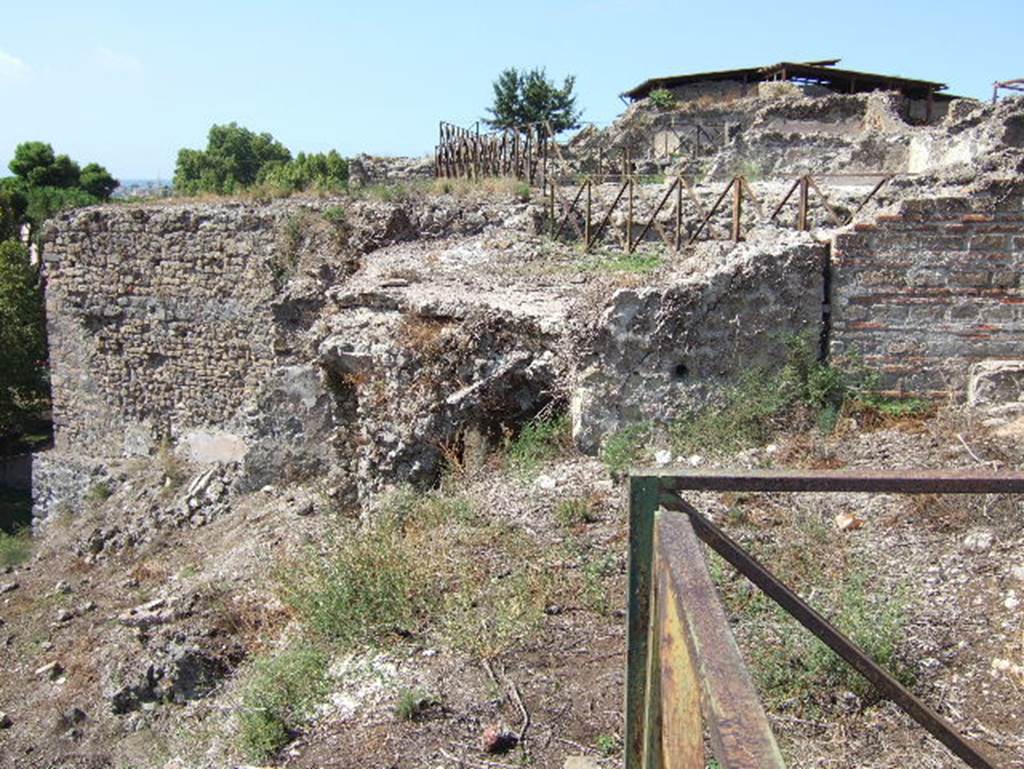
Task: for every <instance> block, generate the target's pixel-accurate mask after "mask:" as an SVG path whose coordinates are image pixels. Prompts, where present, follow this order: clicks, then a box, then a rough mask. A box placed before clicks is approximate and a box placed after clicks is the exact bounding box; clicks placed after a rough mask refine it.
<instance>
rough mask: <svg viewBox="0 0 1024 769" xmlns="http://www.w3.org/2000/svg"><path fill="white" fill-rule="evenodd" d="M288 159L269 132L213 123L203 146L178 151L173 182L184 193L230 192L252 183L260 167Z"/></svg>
mask: <svg viewBox="0 0 1024 769" xmlns="http://www.w3.org/2000/svg"><path fill="white" fill-rule="evenodd" d="M291 159H292V155H291V152H289V151H288V149H287V147H285V146H284V145H283V144H281V143H280V142H279V141H277V140H276V139H275V138H274V137H273V136H271V135H270V134H269V133H260V134H257V133H254V132H253V131H250V130H249V129H247V128H243V127H241V126H239V125H238V124H237V123H228V124H226V125H214V126H212V127H211V128H210V132H209V134H208V135H207V141H206V149H205V150H192V149H187V148H186V149H182V150H180V151H179V152H178V163H177V166H176V168H175V171H174V186H175V188H176V189H177V190H178V191H180V192H184V193H186V194H195V193H198V192H214V193H218V194H224V193H230V192H234V191H236V190H238V189H240V188H242V187H247V186H249V185H251V184H253V183H255V182H256V180H257V179H258V178H259V176H260V172H261V171H262V170H263V169H264V167H267V166H273V165H282V164H284V163H287V162H288V161H290V160H291Z"/></svg>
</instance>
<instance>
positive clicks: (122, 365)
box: [45, 206, 277, 456]
mask: <svg viewBox="0 0 1024 769" xmlns="http://www.w3.org/2000/svg"><path fill="white" fill-rule="evenodd" d="M274 213H275V212H272V211H262V212H261V211H259V210H256V209H252V208H244V207H238V208H232V207H225V206H218V207H216V208H211V207H204V206H193V207H181V206H173V207H168V208H165V209H150V208H138V209H129V210H118V209H116V208H101V209H91V210H87V211H84V212H81V213H76V214H71V215H68V216H66V217H64V221H62V222H61V226H59V227H57V228H55V234H54V237H53V240H52V241H51V242H49V243H48V244H47V246H46V251H45V264H46V267H45V273H46V279H47V315H48V319H49V335H50V348H51V360H52V366H53V411H54V421H55V440H56V447H57V448H58V449H59V450H81V451H88V452H89V453H90V454H92V455H94V456H95V455H119V454H121V453H122V452H127V453H135V452H136V451H139V452H148V450H149V449H151V448H152V446H153V444H154V443H155V442H157V441H158V440H160V439H161V438H162V437H169V431H170V427H171V425H175V426H181V427H186V426H191V425H212V424H223V423H224V422H226V421H227V420H230V418H231V416H232V415H233V414H234V412H235V411H236V410H237V409H238V407H239V406H240V405H241V404H242V401H243V400H244V397H245V393H246V391H247V390H248V389H250V388H251V387H252V386H253V384H254V383H256V382H258V381H259V380H260V379H262V378H263V377H264V376H265V375H266V373H267V371H268V370H269V368H270V366H271V365H272V362H273V358H274V351H273V348H272V342H273V339H272V336H271V334H269V333H267V332H268V330H269V329H270V327H271V325H272V322H273V321H272V316H271V308H270V299H271V297H272V296H273V281H274V272H273V264H274V258H275V256H276V254H277V244H276V242H275V238H274V233H275V231H276V229H277V228H276V221H275V216H274Z"/></svg>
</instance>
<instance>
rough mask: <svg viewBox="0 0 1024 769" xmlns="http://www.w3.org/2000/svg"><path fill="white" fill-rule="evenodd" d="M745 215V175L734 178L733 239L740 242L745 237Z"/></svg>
mask: <svg viewBox="0 0 1024 769" xmlns="http://www.w3.org/2000/svg"><path fill="white" fill-rule="evenodd" d="M742 216H743V177H742V176H737V177H735V178H734V179H733V180H732V240H733V242H734V243H739V242H740V240H742V238H743V232H742V226H743V225H742V223H741V221H740V220H741V218H742Z"/></svg>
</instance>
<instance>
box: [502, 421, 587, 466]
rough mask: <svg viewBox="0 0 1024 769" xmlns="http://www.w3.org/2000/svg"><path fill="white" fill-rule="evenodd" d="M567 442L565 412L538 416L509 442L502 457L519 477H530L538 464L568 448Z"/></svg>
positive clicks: (568, 428)
mask: <svg viewBox="0 0 1024 769" xmlns="http://www.w3.org/2000/svg"><path fill="white" fill-rule="evenodd" d="M570 443H571V433H570V422H569V415H568V414H557V415H553V416H541V417H538V418H536V419H534V420H532V421H530V422H528V423H527V424H526V425H525V426H524V427H523V429H522V430H521V431H520V433H519V435H517V436H516V437H515V438H514V439H512V440H511V441H509V443H508V446H507V448H506V450H505V457H506V459H507V460H508V464H509V466H510V467H511V468H512V469H513V470H514V471H515V472H517V473H518V474H519V475H521V476H523V477H533V476H534V475H536V474H537V472H538V471H539V470H540V467H541V465H543V464H544V463H545V462H548V461H550V460H552V459H554V458H555V457H556V456H558V455H559V454H560V453H562V452H564V451H565V450H567V449H568V448H569V445H570Z"/></svg>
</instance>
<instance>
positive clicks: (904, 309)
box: [831, 193, 1024, 396]
mask: <svg viewBox="0 0 1024 769" xmlns="http://www.w3.org/2000/svg"><path fill="white" fill-rule="evenodd" d="M1022 201H1024V198H1022V197H1021V195H1020V194H1019V193H1016V194H1004V195H1002V196H1000V197H992V198H987V199H986V198H979V199H974V200H972V199H971V198H966V197H964V198H937V199H929V200H913V201H906V202H904V203H902V204H901V205H900V206H899V208H898V209H897V210H896V211H895V212H894V213H892V214H889V215H882V216H879V217H878V218H877V220H876V221H875V222H874V223H865V224H859V225H856V226H855V227H854V228H853V230H852V231H848V232H843V233H840V234H837V235H836V236H835V237H834V239H833V248H832V258H833V278H832V280H833V283H832V289H833V292H832V315H831V318H832V329H831V352H832V354H833V355H855V356H857V357H859V358H861V359H862V360H863V362H864V363H865V364H867V365H868V366H869V367H870V368H873V369H877V370H879V371H880V372H881V373H882V376H883V385H884V386H885V387H886V388H888V389H890V390H893V391H902V392H907V393H914V394H922V395H931V396H945V395H947V394H949V393H962V392H963V388H964V385H965V382H966V378H967V373H968V368H969V367H970V365H971V364H972V363H975V362H978V361H981V360H985V359H992V358H996V359H1001V358H1018V357H1020V355H1021V350H1022V344H1024V288H1022V285H1021V275H1022V271H1024V203H1022Z"/></svg>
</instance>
